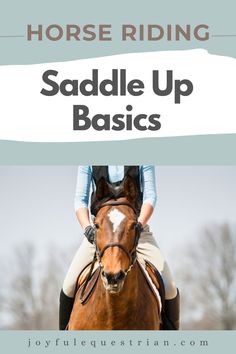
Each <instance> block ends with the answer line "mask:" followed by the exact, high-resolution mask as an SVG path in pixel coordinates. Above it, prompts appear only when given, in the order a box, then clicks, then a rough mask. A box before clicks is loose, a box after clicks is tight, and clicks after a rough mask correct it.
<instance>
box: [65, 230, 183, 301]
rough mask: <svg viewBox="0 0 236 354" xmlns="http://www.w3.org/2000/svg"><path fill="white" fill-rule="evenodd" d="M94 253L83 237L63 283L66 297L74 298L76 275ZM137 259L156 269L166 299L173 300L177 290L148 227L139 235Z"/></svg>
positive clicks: (90, 259) (91, 246) (92, 247)
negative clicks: (147, 262) (162, 284)
mask: <svg viewBox="0 0 236 354" xmlns="http://www.w3.org/2000/svg"><path fill="white" fill-rule="evenodd" d="M94 252H95V246H94V245H92V244H91V243H89V242H88V241H87V239H86V237H84V239H83V241H82V244H81V245H80V247H79V249H78V251H77V252H76V254H75V256H74V259H73V260H72V263H71V265H70V268H69V270H68V272H67V275H66V277H65V280H64V283H63V291H64V293H65V294H66V295H67V296H70V297H73V296H74V292H75V285H76V281H77V278H78V275H79V274H80V272H81V271H82V270H83V269H84V268H85V267H86V265H87V264H88V263H90V262H91V261H92V260H93V256H94ZM137 258H138V260H139V261H140V263H143V264H144V261H145V259H147V260H148V261H150V262H151V263H152V264H153V265H154V266H155V267H156V268H157V269H158V271H159V272H160V273H161V275H162V278H163V282H164V285H165V291H166V299H172V298H174V297H175V296H176V295H177V289H176V286H175V283H174V280H173V277H172V275H171V272H170V269H169V267H168V264H167V263H166V261H165V259H164V257H163V255H162V253H161V251H160V248H159V247H158V245H157V243H156V241H155V239H154V237H153V234H152V232H150V230H149V226H148V225H146V226H145V228H144V231H143V232H142V233H141V235H140V239H139V243H138V246H137Z"/></svg>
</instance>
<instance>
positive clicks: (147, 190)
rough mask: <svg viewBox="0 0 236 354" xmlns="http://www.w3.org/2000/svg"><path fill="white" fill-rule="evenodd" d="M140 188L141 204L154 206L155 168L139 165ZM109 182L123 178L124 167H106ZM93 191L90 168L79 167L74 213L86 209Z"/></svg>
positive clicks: (93, 185)
mask: <svg viewBox="0 0 236 354" xmlns="http://www.w3.org/2000/svg"><path fill="white" fill-rule="evenodd" d="M139 172H140V188H141V191H142V192H143V203H149V204H150V205H152V207H153V208H154V207H155V204H156V199H157V197H156V178H155V168H154V166H151V165H141V166H140V167H139ZM108 174H109V180H110V181H111V182H112V183H114V182H118V181H121V180H122V179H123V178H124V166H108ZM91 187H92V191H94V190H95V183H94V181H93V179H92V166H79V167H78V176H77V184H76V192H75V201H74V205H75V211H77V210H78V209H79V208H88V206H89V201H90V194H91Z"/></svg>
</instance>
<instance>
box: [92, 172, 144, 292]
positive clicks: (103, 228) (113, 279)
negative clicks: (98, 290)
mask: <svg viewBox="0 0 236 354" xmlns="http://www.w3.org/2000/svg"><path fill="white" fill-rule="evenodd" d="M109 188H111V187H110V185H108V184H107V182H106V181H105V179H103V178H102V179H101V180H100V181H99V183H98V185H97V192H96V193H97V195H98V197H99V199H101V200H102V198H103V197H105V196H106V194H107V192H108V190H109ZM137 194H138V190H137V186H136V182H135V180H134V179H133V178H132V177H130V176H127V177H125V179H124V196H123V197H120V198H118V199H109V200H108V201H105V202H104V203H103V204H101V207H100V209H99V211H98V213H97V216H96V219H95V220H94V224H95V226H96V228H97V232H96V249H97V258H98V260H99V263H100V266H101V268H102V271H101V277H102V282H103V285H104V287H105V289H106V290H107V291H108V292H109V293H110V294H117V293H119V292H120V291H121V290H122V288H123V285H124V282H125V278H126V276H127V274H128V272H129V271H130V269H131V268H132V266H133V264H134V262H135V260H136V246H137V242H138V237H139V235H138V234H137V229H136V224H137V215H136V210H135V201H136V198H137Z"/></svg>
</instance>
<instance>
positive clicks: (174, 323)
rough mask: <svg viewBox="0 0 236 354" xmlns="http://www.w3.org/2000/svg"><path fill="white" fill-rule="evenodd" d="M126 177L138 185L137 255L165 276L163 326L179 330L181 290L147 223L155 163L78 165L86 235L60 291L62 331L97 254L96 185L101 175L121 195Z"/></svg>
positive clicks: (79, 204)
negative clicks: (80, 280) (81, 277)
mask: <svg viewBox="0 0 236 354" xmlns="http://www.w3.org/2000/svg"><path fill="white" fill-rule="evenodd" d="M127 176H130V177H132V178H133V179H134V180H135V181H136V185H137V188H138V196H137V200H136V205H137V207H138V214H139V216H138V223H137V225H136V228H137V231H138V232H139V234H140V237H139V242H138V245H137V258H138V260H139V262H140V263H141V264H145V260H147V261H149V262H151V263H152V264H153V265H154V266H155V267H156V269H157V270H158V271H159V273H160V274H161V276H162V279H163V282H164V287H165V304H164V308H165V319H166V320H164V322H163V325H162V329H166V330H178V329H179V292H178V290H177V288H176V286H175V283H174V280H173V277H172V275H171V272H170V270H169V267H168V265H167V263H166V261H165V259H164V257H163V255H162V253H161V251H160V249H159V247H158V245H157V243H156V241H155V239H154V237H153V234H152V232H151V231H150V229H149V226H148V224H147V223H148V220H149V219H150V217H151V215H152V213H153V210H154V207H155V204H156V187H155V169H154V166H150V165H142V166H79V168H78V177H77V186H76V194H75V210H76V215H77V218H78V220H79V223H80V225H81V227H82V228H83V230H84V236H85V237H84V239H83V241H82V244H81V246H80V247H79V249H78V251H77V253H76V254H75V256H74V259H73V261H72V263H71V265H70V268H69V270H68V272H67V275H66V277H65V280H64V283H63V288H62V290H61V293H60V309H59V328H60V330H65V329H66V327H67V324H68V322H69V319H70V314H71V311H72V307H73V304H74V296H75V289H76V284H77V279H78V276H79V274H80V273H81V272H82V270H83V269H84V268H85V267H86V266H87V265H88V264H89V263H90V262H92V260H93V257H94V253H95V244H94V241H95V235H96V227H95V225H94V224H93V222H92V221H91V219H90V212H89V201H90V204H91V205H90V211H91V215H92V216H95V215H96V213H97V212H98V210H99V207H100V201H99V200H98V199H97V198H96V187H97V185H98V183H99V181H100V180H101V178H103V179H105V181H106V182H107V183H108V184H109V185H110V186H111V187H112V188H113V189H114V190H116V195H117V196H122V193H123V190H122V188H123V181H124V180H125V177H127ZM91 186H92V197H91V198H90V189H91ZM90 199H91V200H90ZM108 200H109V196H108Z"/></svg>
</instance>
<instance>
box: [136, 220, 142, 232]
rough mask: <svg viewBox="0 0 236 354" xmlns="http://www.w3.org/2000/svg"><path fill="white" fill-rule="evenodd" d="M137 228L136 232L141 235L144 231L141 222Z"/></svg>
mask: <svg viewBox="0 0 236 354" xmlns="http://www.w3.org/2000/svg"><path fill="white" fill-rule="evenodd" d="M135 228H136V231H137V232H138V234H141V232H142V231H143V225H142V224H141V222H140V221H138V222H137V224H136V227H135Z"/></svg>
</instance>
